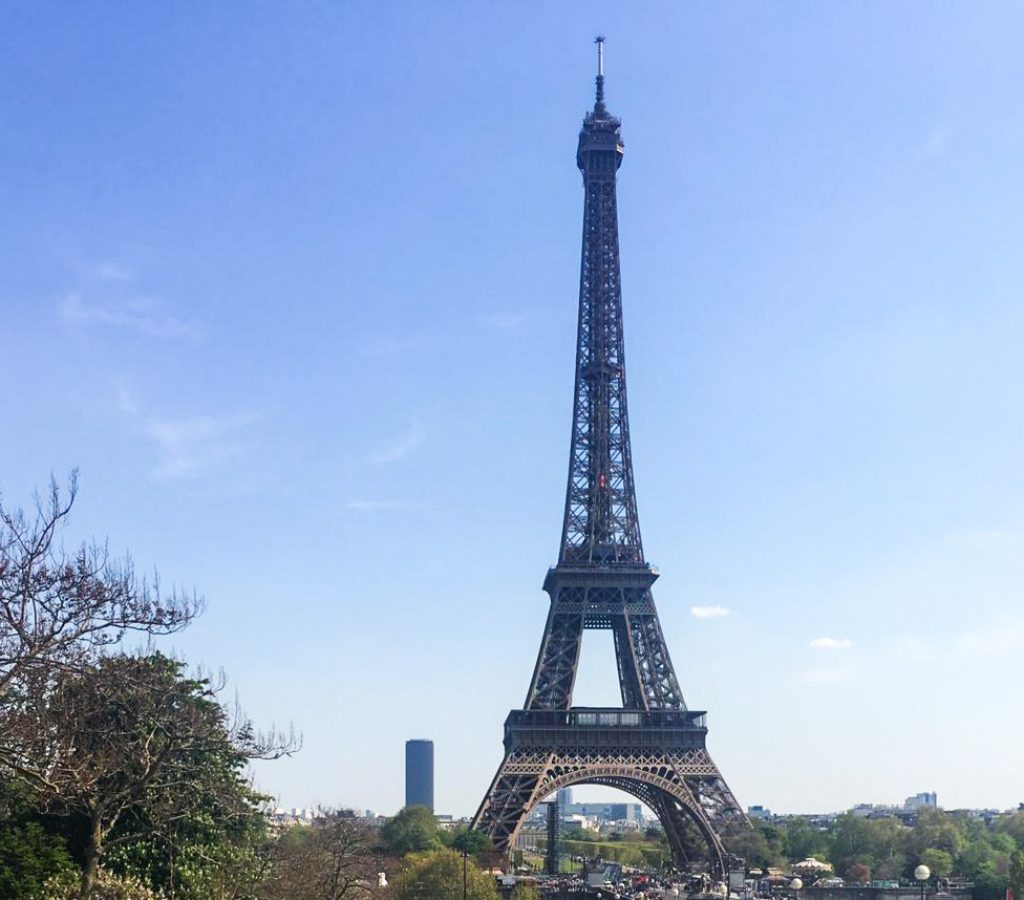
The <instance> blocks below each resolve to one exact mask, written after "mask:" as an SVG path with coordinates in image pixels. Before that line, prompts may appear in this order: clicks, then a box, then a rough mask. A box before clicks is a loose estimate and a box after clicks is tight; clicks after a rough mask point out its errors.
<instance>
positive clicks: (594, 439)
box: [473, 37, 750, 876]
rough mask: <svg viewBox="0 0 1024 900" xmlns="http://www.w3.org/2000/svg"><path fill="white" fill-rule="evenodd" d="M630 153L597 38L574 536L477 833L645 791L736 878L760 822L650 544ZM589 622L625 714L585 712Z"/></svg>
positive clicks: (691, 864)
mask: <svg viewBox="0 0 1024 900" xmlns="http://www.w3.org/2000/svg"><path fill="white" fill-rule="evenodd" d="M622 157H623V144H622V137H621V133H620V122H619V120H618V119H616V118H615V117H614V116H612V115H610V114H609V113H608V111H607V110H606V109H605V107H604V38H601V37H599V38H597V95H596V102H595V105H594V109H593V111H592V112H589V113H587V115H586V116H585V117H584V119H583V127H582V129H581V130H580V136H579V144H578V146H577V150H576V164H577V166H578V167H579V169H580V172H581V173H582V175H583V194H584V199H583V247H582V258H581V261H580V292H579V319H578V323H577V330H576V378H575V387H574V393H573V412H572V428H571V431H570V449H569V475H568V480H567V484H566V492H565V509H564V513H563V517H562V538H561V541H560V544H559V552H558V562H557V564H556V565H554V566H552V567H551V568H550V569H549V570H548V573H547V577H546V578H545V579H544V590H545V591H546V592H547V593H548V595H549V597H550V600H551V605H550V607H549V609H548V617H547V622H546V624H545V626H544V634H543V636H542V637H541V644H540V651H539V652H538V654H537V662H536V664H535V666H534V670H533V677H532V679H531V681H530V688H529V691H528V692H527V695H526V701H525V703H524V704H523V708H522V709H514V710H512V711H511V712H510V713H509V716H508V719H507V720H506V721H505V756H504V759H503V760H502V762H501V765H500V766H499V767H498V772H497V774H496V775H495V776H494V780H493V781H492V782H491V786H490V788H489V789H488V791H487V794H486V795H485V796H484V799H483V802H482V803H481V804H480V808H479V809H478V810H477V813H476V816H475V817H474V819H473V827H474V828H476V829H478V830H480V831H483V832H485V833H486V834H488V835H489V836H490V838H491V840H492V841H493V842H494V846H495V849H497V850H500V851H503V852H506V853H508V852H511V850H512V847H513V845H514V843H515V840H516V836H517V835H518V833H519V829H520V827H521V826H522V824H523V822H524V820H525V819H526V817H527V816H528V815H529V813H530V812H531V811H532V810H533V809H534V808H535V807H536V806H537V804H539V803H540V802H542V801H543V800H544V798H545V797H548V796H550V795H551V794H553V793H554V792H556V791H557V790H559V789H560V788H563V787H568V786H570V785H573V784H599V785H604V786H606V787H613V788H617V789H619V790H622V791H625V792H626V793H629V794H632V795H633V796H634V797H636V798H637V799H639V800H640V801H641V802H643V803H645V804H646V805H647V806H648V807H649V808H650V809H651V810H652V811H653V812H654V813H655V815H657V816H658V818H659V819H660V820H661V823H662V825H663V827H664V829H665V833H666V836H667V837H668V841H669V846H670V847H671V848H672V853H673V857H674V861H675V864H676V865H677V866H679V867H687V868H701V867H703V868H705V869H708V870H710V871H711V872H713V873H715V874H717V875H719V876H724V874H725V871H726V868H727V859H728V857H727V854H726V850H725V847H724V845H723V843H722V839H721V836H720V832H721V831H722V829H723V828H725V827H735V828H749V827H750V823H749V821H748V820H747V817H746V816H745V815H744V814H743V812H742V810H741V809H740V806H739V804H738V803H737V802H736V798H735V797H734V796H733V795H732V792H731V791H730V790H729V787H728V785H727V784H726V783H725V780H724V779H723V778H722V775H721V773H720V772H719V771H718V767H717V766H716V765H715V763H714V761H713V760H712V759H711V756H710V755H709V753H708V751H707V747H706V746H705V739H706V737H707V714H706V713H705V712H703V711H701V710H691V709H688V708H687V706H686V703H685V702H684V700H683V693H682V690H681V689H680V687H679V681H678V679H677V678H676V673H675V669H674V668H673V667H672V660H671V658H670V657H669V653H668V646H667V645H666V643H665V637H664V635H663V634H662V630H661V623H660V621H659V619H658V610H657V608H656V607H655V604H654V595H653V593H652V591H651V586H652V585H653V584H654V582H655V580H656V579H657V577H658V572H657V570H656V569H654V567H653V566H651V565H650V564H649V563H648V562H647V560H646V559H645V557H644V551H643V545H642V543H641V541H640V520H639V517H638V515H637V505H636V488H635V485H634V482H633V461H632V454H631V451H630V440H629V415H628V413H627V404H626V362H625V340H624V337H623V328H622V288H621V278H620V273H619V226H618V210H617V206H616V202H617V201H616V177H617V172H618V169H619V166H620V165H622ZM588 629H605V630H609V631H611V632H612V636H613V638H614V641H615V656H616V661H617V668H618V677H619V690H620V694H621V696H622V706H621V707H614V708H600V709H598V708H584V707H577V706H573V704H572V695H573V688H574V686H575V682H576V669H577V666H578V663H579V655H580V646H581V644H582V641H583V632H584V631H586V630H588ZM552 874H554V873H552Z"/></svg>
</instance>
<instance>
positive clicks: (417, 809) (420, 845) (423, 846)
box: [380, 806, 444, 856]
mask: <svg viewBox="0 0 1024 900" xmlns="http://www.w3.org/2000/svg"><path fill="white" fill-rule="evenodd" d="M380 835H381V837H382V838H383V840H384V843H385V844H387V847H388V849H389V850H390V851H391V853H392V854H394V855H395V856H405V855H406V854H407V853H423V852H425V851H427V850H439V849H440V848H441V847H442V846H443V844H444V841H443V839H442V837H441V833H440V829H438V827H437V822H436V821H435V820H434V814H433V813H432V812H431V811H430V810H429V809H427V807H425V806H406V807H404V808H403V809H402V810H400V811H399V813H398V815H396V816H395V817H394V818H393V819H391V820H390V821H388V822H387V824H385V825H384V827H383V828H382V829H381V832H380Z"/></svg>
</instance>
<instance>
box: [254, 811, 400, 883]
mask: <svg viewBox="0 0 1024 900" xmlns="http://www.w3.org/2000/svg"><path fill="white" fill-rule="evenodd" d="M377 844H378V840H377V833H376V831H374V829H372V828H371V827H370V826H368V825H366V824H365V823H363V822H359V821H357V820H356V819H353V818H351V817H348V816H341V815H338V814H337V813H329V814H327V815H326V816H325V817H323V818H321V819H320V820H319V821H317V822H316V823H314V824H313V825H312V826H311V827H310V826H305V825H297V826H295V827H293V828H289V829H287V830H286V831H284V832H283V833H282V834H281V835H280V836H279V837H278V838H277V840H276V841H275V842H274V843H273V845H272V846H271V849H270V868H269V873H268V875H267V878H266V881H265V883H264V884H263V885H262V886H261V887H260V888H259V889H258V890H257V894H258V896H259V898H260V900H350V898H365V897H372V896H374V895H375V894H376V893H377V873H378V872H379V871H380V869H381V866H380V858H379V856H377V855H376V853H375V850H376V849H377Z"/></svg>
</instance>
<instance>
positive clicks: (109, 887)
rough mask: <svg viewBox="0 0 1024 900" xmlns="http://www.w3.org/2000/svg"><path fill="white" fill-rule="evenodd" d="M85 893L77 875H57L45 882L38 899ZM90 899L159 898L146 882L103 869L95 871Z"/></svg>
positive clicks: (70, 898)
mask: <svg viewBox="0 0 1024 900" xmlns="http://www.w3.org/2000/svg"><path fill="white" fill-rule="evenodd" d="M84 896H85V895H84V894H83V893H82V888H81V885H80V884H79V879H78V877H77V876H72V877H69V876H68V875H67V874H62V875H57V876H55V877H54V878H52V879H51V880H50V881H48V882H47V884H46V887H45V888H44V889H43V891H42V893H41V894H40V895H39V900H81V898H82V897H84ZM89 898H90V900H161V896H160V895H159V894H157V893H156V892H155V891H153V889H152V888H150V887H149V886H148V885H147V884H145V883H143V882H142V881H140V880H139V879H138V878H134V877H133V876H131V875H127V876H125V875H115V874H114V873H113V872H108V871H106V870H105V869H100V870H99V871H98V872H97V873H96V878H95V880H94V882H93V885H92V887H91V889H90V892H89Z"/></svg>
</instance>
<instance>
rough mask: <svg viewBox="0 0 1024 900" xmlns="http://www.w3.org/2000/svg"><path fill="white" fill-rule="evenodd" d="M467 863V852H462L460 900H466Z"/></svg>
mask: <svg viewBox="0 0 1024 900" xmlns="http://www.w3.org/2000/svg"><path fill="white" fill-rule="evenodd" d="M468 863H469V851H468V850H465V849H463V851H462V900H466V887H467V885H466V866H467V865H468Z"/></svg>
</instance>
